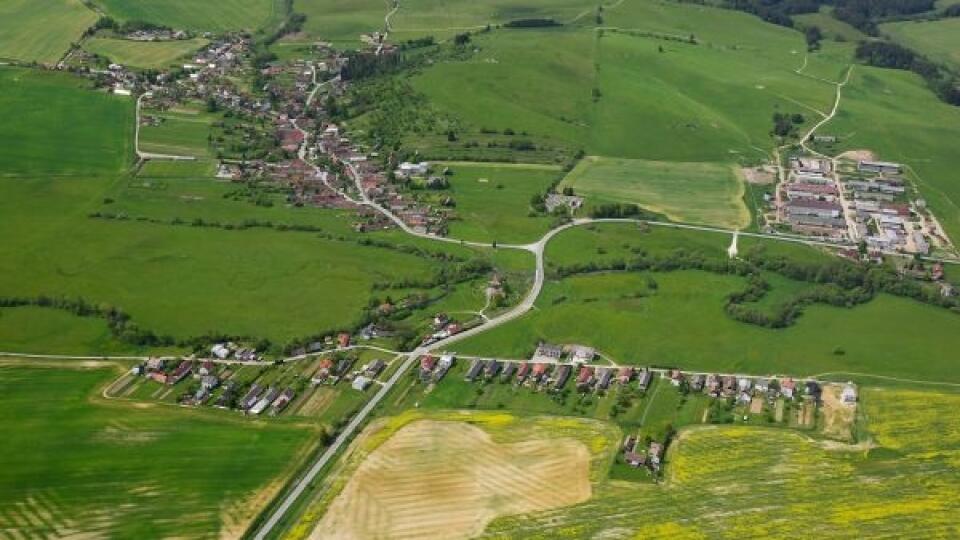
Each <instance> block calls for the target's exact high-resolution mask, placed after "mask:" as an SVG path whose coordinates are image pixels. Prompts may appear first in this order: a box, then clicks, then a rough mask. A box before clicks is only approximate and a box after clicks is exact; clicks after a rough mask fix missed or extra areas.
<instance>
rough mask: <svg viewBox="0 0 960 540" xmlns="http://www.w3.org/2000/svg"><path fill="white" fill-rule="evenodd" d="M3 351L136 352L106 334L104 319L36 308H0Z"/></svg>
mask: <svg viewBox="0 0 960 540" xmlns="http://www.w3.org/2000/svg"><path fill="white" fill-rule="evenodd" d="M0 343H2V344H3V348H4V350H5V351H16V352H23V353H42V354H110V355H113V354H121V355H126V354H130V353H133V352H138V351H136V350H135V349H134V348H133V347H132V346H131V345H127V344H125V343H121V342H119V341H118V340H116V339H115V338H114V337H113V335H111V334H110V329H109V328H108V327H107V323H106V322H105V321H102V320H99V319H82V318H79V317H75V316H74V315H71V314H69V313H66V312H63V311H57V310H54V309H45V308H39V307H18V308H4V309H0Z"/></svg>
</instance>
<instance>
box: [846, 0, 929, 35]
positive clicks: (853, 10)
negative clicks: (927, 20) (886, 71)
mask: <svg viewBox="0 0 960 540" xmlns="http://www.w3.org/2000/svg"><path fill="white" fill-rule="evenodd" d="M935 7H936V2H935V1H934V0H837V1H836V7H835V8H834V10H833V16H834V17H836V18H837V19H839V20H841V21H843V22H845V23H847V24H849V25H850V26H853V27H854V28H858V29H860V30H862V31H863V32H865V33H867V34H870V35H876V34H877V19H881V18H889V17H900V16H908V15H916V14H918V13H923V12H926V11H931V10H933V9H934V8H935Z"/></svg>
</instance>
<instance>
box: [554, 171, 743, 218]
mask: <svg viewBox="0 0 960 540" xmlns="http://www.w3.org/2000/svg"><path fill="white" fill-rule="evenodd" d="M560 187H561V188H565V187H571V188H573V189H574V190H575V192H576V193H577V194H578V195H583V196H586V197H587V204H590V203H602V202H622V203H634V204H638V205H640V206H642V207H643V208H646V209H648V210H651V211H653V212H656V213H659V214H664V215H666V216H667V217H669V218H670V219H671V220H673V221H682V222H687V223H698V224H704V225H716V226H719V227H725V228H728V229H741V228H743V227H745V226H747V225H748V224H749V223H750V213H749V212H748V211H747V208H746V207H745V206H744V204H743V182H742V180H741V179H740V178H739V177H738V175H737V172H736V170H735V169H734V168H733V167H732V166H730V165H723V164H716V163H676V162H665V161H645V160H637V159H621V158H607V157H597V156H588V157H587V158H585V159H583V160H581V161H580V162H579V163H578V164H577V166H576V168H574V170H573V171H571V172H570V174H569V175H567V176H566V177H565V178H564V179H563V182H562V183H561V185H560Z"/></svg>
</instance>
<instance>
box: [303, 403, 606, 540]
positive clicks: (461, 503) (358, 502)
mask: <svg viewBox="0 0 960 540" xmlns="http://www.w3.org/2000/svg"><path fill="white" fill-rule="evenodd" d="M589 470H590V452H589V451H588V449H587V447H586V446H585V445H584V444H583V443H581V442H578V441H575V440H573V439H551V440H545V439H534V440H529V441H523V442H517V443H512V444H498V443H496V442H494V441H493V440H492V439H491V437H490V436H489V435H488V434H487V433H486V432H484V431H483V430H481V429H479V428H477V427H474V426H472V425H470V424H467V423H463V422H443V421H434V420H420V421H416V422H413V423H411V424H409V425H407V426H405V427H403V428H402V429H400V431H398V432H397V433H396V434H395V435H394V436H392V437H391V438H390V439H389V440H388V441H386V442H385V443H383V445H381V446H380V447H379V448H378V449H377V450H375V451H374V452H373V453H372V454H370V456H369V457H368V458H367V459H366V460H365V461H364V462H363V464H362V465H361V466H360V467H359V469H357V471H356V472H355V473H354V474H353V476H352V478H351V479H350V481H349V482H348V483H347V485H346V487H345V488H344V490H343V491H342V492H341V493H340V495H339V496H338V497H337V498H336V499H335V500H334V501H333V503H332V504H331V506H330V508H329V510H328V511H327V513H326V515H325V516H324V518H323V520H322V521H321V522H320V523H319V525H318V526H317V527H316V529H314V532H313V534H312V535H311V538H313V539H321V538H364V539H374V538H410V539H413V538H416V539H445V538H466V537H471V536H475V535H477V534H479V533H481V532H482V531H483V530H484V528H485V527H486V526H487V524H488V523H489V522H490V521H492V520H493V519H494V518H496V517H499V516H505V515H512V514H520V513H526V512H534V511H538V510H545V509H550V508H557V507H561V506H568V505H573V504H577V503H580V502H583V501H585V500H587V499H588V498H589V497H590V494H591V487H590V481H589Z"/></svg>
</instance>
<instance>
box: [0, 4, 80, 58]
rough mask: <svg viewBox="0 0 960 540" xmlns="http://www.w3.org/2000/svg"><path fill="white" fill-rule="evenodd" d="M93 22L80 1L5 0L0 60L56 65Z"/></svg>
mask: <svg viewBox="0 0 960 540" xmlns="http://www.w3.org/2000/svg"><path fill="white" fill-rule="evenodd" d="M96 20H97V15H96V13H94V12H93V10H91V9H88V8H87V7H86V6H84V5H83V3H82V2H81V1H80V0H4V1H3V2H2V3H0V59H4V58H10V59H14V60H22V61H26V62H32V61H37V62H43V63H47V64H55V63H56V62H57V60H59V59H60V58H61V57H62V56H63V55H64V54H65V53H66V52H67V49H69V48H70V43H72V42H74V41H77V40H79V39H80V36H81V34H83V32H84V31H85V30H86V29H87V28H89V27H90V25H92V24H93V23H94V22H95V21H96Z"/></svg>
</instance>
